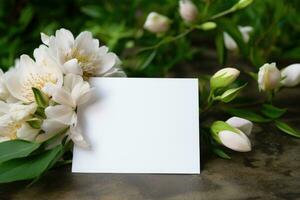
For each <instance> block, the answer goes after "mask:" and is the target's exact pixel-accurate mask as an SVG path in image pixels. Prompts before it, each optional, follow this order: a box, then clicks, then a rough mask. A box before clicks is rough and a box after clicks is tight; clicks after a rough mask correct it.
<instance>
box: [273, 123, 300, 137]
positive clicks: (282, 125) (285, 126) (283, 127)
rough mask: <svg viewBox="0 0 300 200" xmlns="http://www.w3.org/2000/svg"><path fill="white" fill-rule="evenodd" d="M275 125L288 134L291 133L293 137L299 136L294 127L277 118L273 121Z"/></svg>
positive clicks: (299, 133)
mask: <svg viewBox="0 0 300 200" xmlns="http://www.w3.org/2000/svg"><path fill="white" fill-rule="evenodd" d="M275 125H276V126H277V128H279V129H280V130H281V131H283V132H285V133H287V134H289V135H292V136H294V137H297V138H300V131H299V130H297V129H295V128H292V127H291V126H290V125H288V124H287V123H285V122H283V121H279V120H276V121H275Z"/></svg>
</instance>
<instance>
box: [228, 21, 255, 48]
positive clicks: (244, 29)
mask: <svg viewBox="0 0 300 200" xmlns="http://www.w3.org/2000/svg"><path fill="white" fill-rule="evenodd" d="M238 28H239V31H240V32H241V34H242V37H243V40H244V42H245V43H247V42H249V39H250V33H251V32H252V31H253V27H251V26H239V27H238ZM223 36H224V44H225V47H226V49H228V50H230V51H235V50H237V49H238V46H237V44H236V42H235V41H234V40H233V38H232V37H231V36H230V35H229V34H228V33H226V32H224V33H223Z"/></svg>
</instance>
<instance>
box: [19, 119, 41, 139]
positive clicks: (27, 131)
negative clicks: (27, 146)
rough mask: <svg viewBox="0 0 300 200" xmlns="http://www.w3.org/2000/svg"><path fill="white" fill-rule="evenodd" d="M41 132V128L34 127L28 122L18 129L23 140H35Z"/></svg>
mask: <svg viewBox="0 0 300 200" xmlns="http://www.w3.org/2000/svg"><path fill="white" fill-rule="evenodd" d="M39 132H40V130H39V129H33V128H32V127H31V126H29V125H28V124H27V123H23V125H22V126H21V128H19V129H18V131H17V137H18V138H20V139H23V140H28V141H33V140H34V139H35V138H36V136H37V135H38V133H39Z"/></svg>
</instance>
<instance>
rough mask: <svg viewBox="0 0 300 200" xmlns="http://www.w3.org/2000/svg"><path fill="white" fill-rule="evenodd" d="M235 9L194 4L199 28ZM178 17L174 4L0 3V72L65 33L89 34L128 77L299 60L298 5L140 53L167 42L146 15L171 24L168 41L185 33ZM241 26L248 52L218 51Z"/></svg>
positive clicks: (225, 3) (266, 5)
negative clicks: (210, 64) (48, 37)
mask: <svg viewBox="0 0 300 200" xmlns="http://www.w3.org/2000/svg"><path fill="white" fill-rule="evenodd" d="M236 2H237V0H194V3H195V4H196V5H197V7H198V8H199V12H200V20H199V23H201V22H204V21H207V20H208V19H209V18H210V17H211V16H213V15H214V14H216V13H219V12H221V11H223V10H226V9H228V8H230V7H231V6H232V5H234V4H235V3H236ZM177 10H178V2H177V1H175V0H164V1H163V0H156V1H149V0H124V1H117V0H110V1H104V0H103V1H100V0H73V1H72V0H51V1H50V0H48V1H41V0H40V1H39V0H11V1H5V0H1V1H0V49H1V50H0V66H1V68H2V69H3V70H4V71H6V70H7V69H8V68H9V67H11V66H12V65H13V63H14V60H15V59H16V58H18V57H19V56H20V55H21V54H29V55H32V52H33V50H34V48H36V47H38V45H39V44H40V43H41V42H40V32H44V33H47V34H54V32H55V30H56V29H59V28H62V27H64V28H67V29H69V30H71V31H72V32H73V33H74V35H77V34H78V33H79V32H80V31H83V30H89V31H91V32H92V33H93V34H94V36H95V37H97V38H99V39H100V41H102V43H104V44H106V45H108V46H109V47H110V49H111V50H112V51H114V52H115V53H117V54H118V55H119V56H120V57H121V60H122V61H123V66H124V68H125V70H126V71H127V73H128V75H129V76H166V75H167V74H169V73H170V72H172V71H173V70H175V69H176V66H181V65H182V64H184V63H186V62H191V63H198V64H199V63H200V64H199V65H201V63H203V61H205V59H206V58H207V57H209V56H207V55H210V53H208V52H212V53H213V54H217V53H216V52H218V57H219V58H218V60H219V62H220V67H221V66H223V65H226V64H229V63H230V60H232V57H234V59H233V60H236V58H237V59H242V60H243V62H248V63H249V64H250V65H252V66H254V67H256V68H257V67H259V66H260V65H261V64H263V63H264V62H277V63H278V64H279V67H284V66H285V65H287V64H290V63H294V62H299V60H300V46H299V44H300V37H299V34H300V13H299V10H300V1H299V0H255V1H254V3H253V4H251V5H250V6H249V7H247V8H246V9H243V10H240V11H237V12H235V13H232V14H230V15H227V16H225V17H222V18H220V19H217V20H215V22H216V23H217V24H218V28H217V29H215V30H211V31H201V30H195V31H193V32H192V33H191V34H189V35H187V36H186V37H183V38H181V39H179V40H176V41H175V42H172V43H169V44H167V45H161V46H160V47H159V48H155V49H150V50H147V51H143V52H140V53H138V52H139V51H138V50H139V49H141V48H144V47H148V46H153V45H155V44H157V43H158V42H159V41H161V40H162V38H161V37H156V36H155V35H154V34H151V33H149V32H147V31H145V30H143V28H142V27H143V23H144V21H145V18H146V16H147V14H148V13H149V12H151V11H156V12H159V13H161V14H164V15H166V16H168V17H169V18H170V19H172V21H173V23H172V27H171V29H170V30H169V32H168V33H167V35H168V36H172V35H178V34H180V33H181V32H183V31H184V30H185V29H186V26H185V25H184V22H183V20H181V18H180V16H179V13H178V11H177ZM237 25H250V26H253V27H254V33H253V34H252V36H251V39H250V42H249V43H248V44H247V45H246V44H240V43H242V42H238V43H239V45H240V46H241V47H243V49H242V50H241V51H240V52H241V53H240V54H239V55H236V54H232V53H231V54H228V53H226V52H225V53H224V52H223V53H222V52H220V49H219V51H217V48H216V45H215V43H216V42H217V41H218V36H219V38H220V35H221V34H222V33H223V31H224V30H236V28H237ZM166 37H167V36H166ZM237 41H239V40H238V38H237ZM227 57H229V59H226V58H227ZM216 60H217V57H216ZM228 62H229V63H228ZM203 65H204V64H203Z"/></svg>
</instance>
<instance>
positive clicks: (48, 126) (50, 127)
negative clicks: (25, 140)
mask: <svg viewBox="0 0 300 200" xmlns="http://www.w3.org/2000/svg"><path fill="white" fill-rule="evenodd" d="M67 127H68V125H66V124H63V123H60V122H58V121H56V120H54V119H45V120H44V121H43V124H42V127H41V128H42V130H44V131H45V133H46V134H57V133H59V132H60V131H62V130H64V129H66V128H67Z"/></svg>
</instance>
